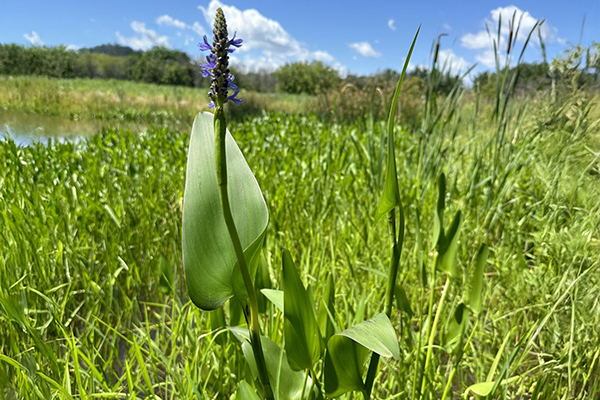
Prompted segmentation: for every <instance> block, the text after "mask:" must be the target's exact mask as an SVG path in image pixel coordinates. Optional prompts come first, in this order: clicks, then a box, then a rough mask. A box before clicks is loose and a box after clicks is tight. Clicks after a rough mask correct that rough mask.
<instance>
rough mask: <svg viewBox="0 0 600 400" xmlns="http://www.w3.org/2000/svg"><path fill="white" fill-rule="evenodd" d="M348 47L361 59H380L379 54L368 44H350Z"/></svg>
mask: <svg viewBox="0 0 600 400" xmlns="http://www.w3.org/2000/svg"><path fill="white" fill-rule="evenodd" d="M348 47H350V48H351V49H354V50H356V51H357V52H358V54H360V55H361V56H363V57H375V58H377V57H381V53H380V52H378V51H376V50H375V49H373V47H371V45H370V44H369V43H368V42H357V43H350V44H349V45H348Z"/></svg>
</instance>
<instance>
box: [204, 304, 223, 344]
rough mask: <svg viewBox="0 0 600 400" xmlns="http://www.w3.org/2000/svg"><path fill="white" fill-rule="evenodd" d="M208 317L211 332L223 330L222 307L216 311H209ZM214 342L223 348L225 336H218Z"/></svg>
mask: <svg viewBox="0 0 600 400" xmlns="http://www.w3.org/2000/svg"><path fill="white" fill-rule="evenodd" d="M208 315H209V316H210V329H211V330H212V331H216V330H218V329H220V328H225V325H227V324H226V323H225V311H223V307H219V308H217V309H216V310H213V311H209V312H208ZM215 341H216V342H217V343H218V344H220V345H221V346H223V345H224V344H225V343H227V335H224V334H219V335H218V336H217V337H216V338H215Z"/></svg>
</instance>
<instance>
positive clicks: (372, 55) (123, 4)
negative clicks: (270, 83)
mask: <svg viewBox="0 0 600 400" xmlns="http://www.w3.org/2000/svg"><path fill="white" fill-rule="evenodd" d="M2 3H3V4H2V7H1V8H2V10H3V11H2V13H0V43H20V44H26V45H38V46H39V45H49V46H54V45H58V44H64V45H67V46H70V47H71V48H79V47H91V46H95V45H98V44H103V43H120V44H123V45H128V46H131V47H133V48H134V49H148V48H150V47H152V46H153V45H164V46H167V47H170V48H174V49H179V50H183V51H186V52H188V53H189V54H190V55H192V56H193V57H199V56H201V54H200V53H199V52H198V50H197V44H198V42H199V41H201V40H202V35H203V34H205V33H207V32H208V33H209V37H210V32H211V23H212V19H213V17H214V13H215V10H216V8H217V7H222V8H223V10H224V12H225V16H226V18H227V21H228V24H229V27H230V32H233V31H237V33H238V37H241V38H242V39H244V46H243V47H242V49H240V51H238V52H236V53H235V54H234V55H235V57H236V59H235V60H234V62H237V63H241V64H242V65H244V67H245V68H247V69H249V70H256V69H260V68H266V69H275V68H277V67H279V66H281V65H283V64H284V63H286V62H290V61H297V60H321V61H323V62H325V63H327V64H329V65H331V66H333V67H334V68H336V69H338V70H339V71H340V72H342V73H343V74H345V73H348V72H350V73H355V74H370V73H374V72H377V71H378V70H383V69H385V68H393V69H396V70H399V69H401V68H402V65H403V62H404V58H405V55H406V53H407V51H408V48H409V46H410V43H411V40H412V38H413V35H414V33H415V31H416V30H417V28H418V26H419V24H422V29H421V34H420V36H419V39H418V42H417V46H416V49H415V52H414V55H413V58H412V61H411V64H412V65H413V66H415V65H426V64H427V65H428V64H429V63H430V61H429V60H430V50H431V45H432V43H433V42H434V40H435V38H436V37H437V36H438V35H439V34H441V33H447V34H448V36H446V37H444V38H442V42H441V44H442V47H441V49H442V52H441V54H440V55H441V57H440V58H441V60H442V61H447V62H448V63H449V64H450V65H451V66H452V67H453V69H454V70H459V69H460V70H463V71H464V70H466V69H467V68H468V67H470V66H471V65H473V64H475V63H477V64H478V65H477V67H476V70H475V71H483V70H486V69H490V68H491V67H493V61H492V60H493V58H492V57H491V47H490V45H491V40H490V38H489V37H488V34H487V32H486V28H485V26H486V23H487V24H488V25H489V26H490V27H491V28H492V29H497V23H498V22H497V21H498V19H499V17H500V16H502V20H503V21H506V20H507V19H508V17H509V16H512V14H513V13H514V12H515V11H516V12H517V19H518V18H520V17H521V16H522V28H521V32H522V33H521V34H520V41H519V42H518V43H519V49H520V46H521V45H522V40H523V39H524V38H525V36H526V34H525V33H524V32H525V31H526V30H528V29H531V27H532V26H533V25H534V24H535V21H537V20H540V19H543V18H545V19H546V21H545V23H544V24H543V26H542V35H543V37H544V38H545V42H546V44H547V51H548V55H549V57H553V56H555V55H556V54H559V53H560V52H562V51H564V50H565V49H566V48H568V47H569V45H572V44H578V43H579V42H580V36H581V43H582V44H583V45H589V44H591V42H592V41H594V40H595V41H600V24H599V23H598V22H599V21H600V1H597V0H596V1H592V0H589V1H586V0H577V1H570V2H564V1H560V2H559V1H556V0H549V1H543V2H542V1H515V2H497V1H462V2H450V1H447V0H446V1H437V0H436V1H371V2H365V1H361V2H358V1H355V0H352V1H340V0H320V1H317V0H302V1H268V0H253V1H238V0H223V2H221V1H219V0H200V1H199V0H195V1H189V0H183V1H181V0H177V1H170V2H168V1H137V0H136V1H123V0H119V1H115V0H104V1H101V2H99V1H94V2H91V1H82V0H59V1H41V0H35V1H32V0H20V1H12V0H2ZM584 18H585V21H586V22H585V25H584V29H583V35H581V30H582V29H581V28H582V22H583V20H584ZM507 31H508V29H507V28H506V27H505V29H503V39H502V40H503V41H506V32H507ZM535 36H536V39H535V40H534V43H533V45H531V46H530V48H529V49H528V50H527V53H526V59H527V60H528V61H535V60H541V51H540V46H539V43H538V41H537V35H535ZM502 46H503V47H504V46H505V45H504V43H502Z"/></svg>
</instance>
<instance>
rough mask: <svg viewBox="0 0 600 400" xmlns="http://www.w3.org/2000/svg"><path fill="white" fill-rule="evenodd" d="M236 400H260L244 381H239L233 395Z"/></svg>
mask: <svg viewBox="0 0 600 400" xmlns="http://www.w3.org/2000/svg"><path fill="white" fill-rule="evenodd" d="M235 398H236V400H260V397H259V396H258V395H257V394H256V392H255V391H254V389H253V388H252V386H250V384H249V383H248V382H246V381H241V382H240V384H239V385H238V390H237V392H236V394H235Z"/></svg>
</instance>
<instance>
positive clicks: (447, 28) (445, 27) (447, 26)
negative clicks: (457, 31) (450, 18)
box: [442, 24, 452, 31]
mask: <svg viewBox="0 0 600 400" xmlns="http://www.w3.org/2000/svg"><path fill="white" fill-rule="evenodd" d="M442 28H444V29H445V30H447V31H451V30H452V27H451V26H450V25H448V24H443V25H442Z"/></svg>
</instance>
